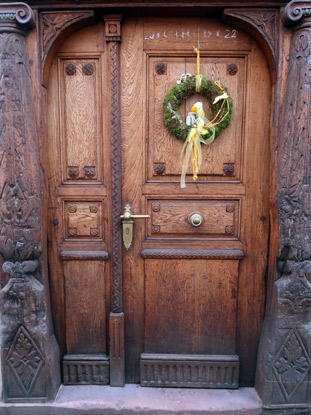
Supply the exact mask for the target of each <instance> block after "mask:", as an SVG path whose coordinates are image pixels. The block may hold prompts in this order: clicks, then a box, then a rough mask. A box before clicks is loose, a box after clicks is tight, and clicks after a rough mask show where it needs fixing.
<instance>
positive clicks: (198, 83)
mask: <svg viewBox="0 0 311 415" xmlns="http://www.w3.org/2000/svg"><path fill="white" fill-rule="evenodd" d="M193 49H194V51H195V52H196V54H197V76H196V82H195V92H199V93H200V92H201V83H202V75H201V74H200V51H199V49H198V48H196V47H194V46H193Z"/></svg>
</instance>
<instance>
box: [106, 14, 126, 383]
mask: <svg viewBox="0 0 311 415" xmlns="http://www.w3.org/2000/svg"><path fill="white" fill-rule="evenodd" d="M121 18H122V16H121V15H105V16H104V21H105V36H106V42H107V45H108V59H109V69H110V94H111V98H110V99H111V118H110V120H111V148H112V155H111V205H112V311H111V313H110V316H109V343H110V347H109V350H110V385H111V386H124V314H123V304H122V240H121V224H120V214H121V208H122V206H121V118H120V114H121V105H120V42H121Z"/></svg>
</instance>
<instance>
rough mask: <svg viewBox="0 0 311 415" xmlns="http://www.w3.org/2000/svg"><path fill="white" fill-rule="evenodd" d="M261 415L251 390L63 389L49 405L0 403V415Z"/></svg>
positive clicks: (134, 387)
mask: <svg viewBox="0 0 311 415" xmlns="http://www.w3.org/2000/svg"><path fill="white" fill-rule="evenodd" d="M2 414H3V415H210V414H213V415H262V404H261V400H260V398H259V397H258V395H257V393H256V392H255V390H254V389H253V388H240V389H236V390H219V389H179V388H178V389H177V388H176V389H173V388H171V389H169V388H165V389H164V388H148V387H141V386H139V385H125V387H124V388H115V387H114V388H113V387H110V386H62V387H61V389H60V391H59V393H58V396H57V398H56V400H55V402H53V403H51V404H34V403H33V404H4V403H0V415H2Z"/></svg>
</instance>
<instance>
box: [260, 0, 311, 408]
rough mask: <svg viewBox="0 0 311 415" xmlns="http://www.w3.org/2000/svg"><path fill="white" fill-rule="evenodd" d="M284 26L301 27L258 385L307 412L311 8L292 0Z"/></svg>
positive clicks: (281, 150)
mask: <svg viewBox="0 0 311 415" xmlns="http://www.w3.org/2000/svg"><path fill="white" fill-rule="evenodd" d="M308 6H309V7H308ZM283 23H284V25H286V26H287V27H290V26H294V27H295V28H294V33H293V38H292V44H291V51H290V64H289V72H288V79H287V87H286V93H285V98H284V106H283V116H282V122H281V128H280V134H279V137H278V140H277V147H276V168H277V187H278V189H277V191H278V200H277V204H278V219H279V234H280V249H279V257H278V259H277V266H278V269H277V270H276V271H275V274H274V276H273V281H272V282H271V286H272V287H273V293H272V298H271V301H270V302H269V304H268V306H267V312H266V317H265V324H264V330H263V334H262V338H261V342H260V348H259V357H258V370H257V379H256V388H257V391H258V392H259V394H260V396H261V398H262V399H263V402H264V404H265V405H266V406H268V407H305V406H310V403H311V377H310V364H311V331H310V321H311V279H310V277H311V232H310V220H311V157H310V154H311V153H310V151H311V115H310V114H311V3H310V2H308V1H305V2H303V1H296V0H294V1H291V2H290V3H288V5H287V6H286V7H285V9H284V14H283Z"/></svg>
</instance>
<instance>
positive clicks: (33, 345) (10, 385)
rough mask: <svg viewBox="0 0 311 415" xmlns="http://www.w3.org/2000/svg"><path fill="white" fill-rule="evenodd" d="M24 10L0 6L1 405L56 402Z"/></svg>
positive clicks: (29, 22)
mask: <svg viewBox="0 0 311 415" xmlns="http://www.w3.org/2000/svg"><path fill="white" fill-rule="evenodd" d="M34 26H35V17H34V14H33V12H32V10H31V8H30V7H29V6H28V5H26V4H24V3H2V4H0V253H1V256H2V258H1V262H2V263H3V264H2V272H1V274H0V278H1V281H0V283H1V287H0V288H1V289H0V318H1V368H2V378H3V397H4V400H5V401H7V402H26V401H28V402H29V401H33V402H45V401H48V400H52V399H54V397H55V395H56V392H57V390H58V387H59V384H60V373H59V371H60V364H59V351H58V346H57V342H56V340H55V337H54V335H53V330H52V325H51V315H50V309H49V302H48V298H49V291H48V281H47V272H46V269H45V267H44V266H43V261H42V257H41V253H42V240H44V239H42V231H41V224H42V205H43V188H42V177H41V167H40V160H39V150H38V140H37V132H36V121H35V114H34V104H33V96H32V87H31V80H30V73H29V68H28V57H27V49H26V42H25V36H26V34H27V29H32V28H34Z"/></svg>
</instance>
